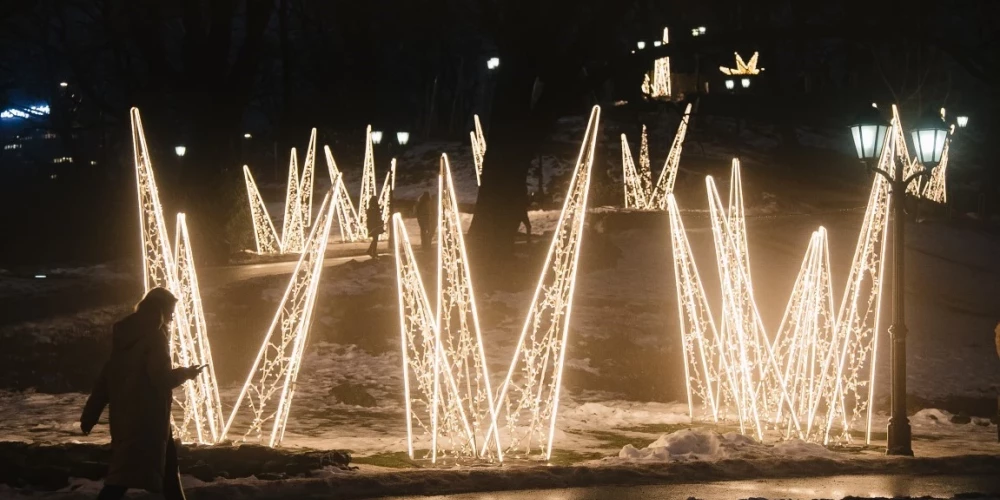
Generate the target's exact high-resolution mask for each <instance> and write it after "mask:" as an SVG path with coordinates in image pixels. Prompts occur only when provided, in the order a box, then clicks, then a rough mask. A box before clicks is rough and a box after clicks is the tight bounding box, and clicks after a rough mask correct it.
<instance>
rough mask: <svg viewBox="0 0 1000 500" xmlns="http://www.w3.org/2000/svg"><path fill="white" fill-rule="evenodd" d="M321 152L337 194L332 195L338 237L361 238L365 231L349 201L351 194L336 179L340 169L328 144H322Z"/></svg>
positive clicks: (345, 238) (352, 239) (347, 239)
mask: <svg viewBox="0 0 1000 500" xmlns="http://www.w3.org/2000/svg"><path fill="white" fill-rule="evenodd" d="M323 152H324V153H325V154H326V168H327V170H328V171H329V173H330V185H331V186H334V189H336V190H337V191H338V195H337V196H336V197H334V200H335V201H336V202H337V219H338V221H339V222H340V239H341V240H343V241H346V242H351V241H359V240H362V239H364V238H365V235H366V234H367V231H364V230H363V229H364V228H362V227H361V220H360V219H359V218H358V212H357V211H356V210H355V209H354V204H353V203H352V202H351V195H350V194H349V193H348V192H347V188H346V187H344V183H343V182H338V180H337V179H340V178H341V173H340V169H338V168H337V162H336V161H334V159H333V153H332V152H331V151H330V146H323Z"/></svg>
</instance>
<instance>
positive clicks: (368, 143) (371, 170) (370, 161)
mask: <svg viewBox="0 0 1000 500" xmlns="http://www.w3.org/2000/svg"><path fill="white" fill-rule="evenodd" d="M377 194H378V193H377V192H376V191H375V156H374V151H373V146H372V126H371V125H369V126H368V129H367V131H366V132H365V163H364V170H362V172H361V194H360V197H359V198H358V212H357V213H358V225H359V226H360V228H361V231H362V234H363V235H362V239H366V238H368V206H369V205H370V204H371V199H372V198H373V197H374V196H376V195H377Z"/></svg>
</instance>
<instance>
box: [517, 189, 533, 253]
mask: <svg viewBox="0 0 1000 500" xmlns="http://www.w3.org/2000/svg"><path fill="white" fill-rule="evenodd" d="M520 207H521V208H520V209H519V210H518V211H517V214H518V221H517V223H518V229H520V225H521V224H524V231H525V237H524V241H525V242H526V243H529V244H530V243H531V218H530V217H528V208H530V207H531V196H529V195H528V194H527V193H525V194H524V200H522V202H521V203H520Z"/></svg>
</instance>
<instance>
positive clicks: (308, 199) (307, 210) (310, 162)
mask: <svg viewBox="0 0 1000 500" xmlns="http://www.w3.org/2000/svg"><path fill="white" fill-rule="evenodd" d="M293 154H294V153H293ZM315 176H316V129H312V133H310V134H309V147H308V148H307V149H306V161H305V164H304V165H303V166H302V179H301V180H300V181H299V206H300V207H302V216H301V217H302V227H303V233H305V229H304V228H307V227H309V226H311V225H312V198H313V194H312V192H313V179H314V177H315ZM303 235H304V234H303Z"/></svg>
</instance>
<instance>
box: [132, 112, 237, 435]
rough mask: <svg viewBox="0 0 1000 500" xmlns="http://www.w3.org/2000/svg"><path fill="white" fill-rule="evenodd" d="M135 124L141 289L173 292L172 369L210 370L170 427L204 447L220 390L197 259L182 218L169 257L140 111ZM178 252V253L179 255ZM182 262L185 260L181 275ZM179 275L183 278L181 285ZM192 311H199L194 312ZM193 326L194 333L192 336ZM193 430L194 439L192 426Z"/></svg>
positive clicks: (189, 387)
mask: <svg viewBox="0 0 1000 500" xmlns="http://www.w3.org/2000/svg"><path fill="white" fill-rule="evenodd" d="M129 114H130V118H131V122H132V147H133V154H134V161H135V175H136V191H137V193H138V201H139V228H140V241H141V243H142V249H143V251H142V255H143V266H142V273H143V289H144V292H148V291H149V290H151V289H153V288H156V287H163V288H166V289H168V290H170V291H171V292H172V293H173V294H174V295H175V296H176V297H177V298H178V303H177V306H176V307H175V310H174V321H172V322H171V323H170V327H169V346H170V358H171V364H172V365H174V366H188V365H191V364H197V363H203V364H208V365H209V368H208V370H207V371H206V372H205V373H204V374H203V375H202V376H201V377H199V378H198V379H197V380H195V381H193V382H188V383H185V385H184V390H183V391H182V394H183V397H181V398H175V401H177V403H178V404H177V407H178V408H179V409H180V411H181V413H182V415H183V418H182V419H181V422H182V423H181V425H179V426H178V425H177V421H176V420H175V419H174V418H173V417H171V422H172V423H173V425H174V428H175V430H176V431H177V436H178V437H179V438H180V439H181V440H182V441H192V440H193V439H197V440H198V442H201V443H206V444H210V443H214V442H216V441H217V439H216V438H215V436H216V435H217V433H216V431H215V430H214V429H215V427H213V426H214V424H215V422H216V420H215V416H217V415H218V408H219V400H218V388H217V383H216V379H215V368H214V366H213V365H212V359H211V350H210V347H209V346H208V343H207V342H208V338H207V335H206V334H205V330H204V321H203V317H204V316H203V313H202V312H201V306H200V304H201V297H200V295H199V291H198V287H197V279H196V278H195V277H194V272H195V271H194V266H193V261H194V259H193V258H192V257H191V250H190V244H189V240H188V236H187V226H186V224H185V222H184V217H183V215H181V216H179V219H178V227H177V231H178V233H177V238H178V242H177V245H178V246H183V247H184V250H183V252H181V253H180V254H177V255H175V254H174V253H173V252H172V251H171V247H170V240H169V237H168V236H167V227H166V223H165V221H164V218H163V207H162V205H161V204H160V195H159V192H158V190H157V188H156V179H155V177H154V175H153V166H152V161H151V159H150V156H149V148H148V147H147V145H146V136H145V133H144V132H143V128H142V119H141V117H140V116H139V109H138V108H132V109H131V110H130V111H129ZM179 250H180V249H179ZM178 258H181V259H182V262H181V264H180V266H181V269H180V271H179V270H178V260H177V259H178ZM178 272H180V274H182V275H183V278H182V279H178ZM189 307H196V308H197V309H196V310H194V311H193V314H194V317H193V318H192V317H191V316H190V315H191V314H192V312H191V311H189V309H188V308H189ZM192 324H194V325H195V327H196V332H195V334H194V335H192V333H191V325H192ZM189 424H193V425H194V434H193V435H192V433H191V431H190V430H189V429H188V425H189Z"/></svg>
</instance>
